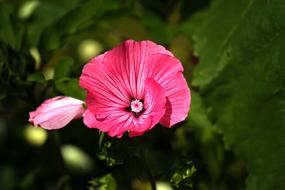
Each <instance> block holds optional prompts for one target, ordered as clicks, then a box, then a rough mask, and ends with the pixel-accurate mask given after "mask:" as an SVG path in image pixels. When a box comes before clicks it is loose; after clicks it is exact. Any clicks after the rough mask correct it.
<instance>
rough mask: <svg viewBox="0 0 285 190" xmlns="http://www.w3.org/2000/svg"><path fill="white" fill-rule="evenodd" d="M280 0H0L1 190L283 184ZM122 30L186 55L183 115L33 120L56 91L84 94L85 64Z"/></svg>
mask: <svg viewBox="0 0 285 190" xmlns="http://www.w3.org/2000/svg"><path fill="white" fill-rule="evenodd" d="M284 10H285V2H283V1H282V0H236V1H227V0H213V1H210V0H203V1H201V0H189V1H187V0H179V1H173V0H166V1H162V0H156V1H151V0H144V1H135V0H120V1H115V0H61V1H58V0H41V1H37V0H29V1H24V0H17V1H16V0H15V1H9V0H0V75H1V77H0V189H3V190H11V189H29V190H32V189H66V190H72V189H76V190H77V189H90V190H94V189H99V190H104V189H108V190H109V189H110V190H114V189H119V190H120V189H122V190H127V189H133V190H149V189H151V182H152V181H155V182H156V187H157V189H158V190H170V189H198V190H227V189H231V190H235V189H236V190H241V189H247V190H283V189H285V183H284V181H285V172H284V170H285V162H284V159H285V117H284V114H285V64H284V62H285V33H284V27H285V12H284ZM125 39H135V40H144V39H149V40H152V41H155V42H156V43H159V44H162V45H164V46H166V47H167V48H168V49H170V50H171V51H172V52H173V53H174V54H175V55H176V56H177V57H178V58H179V59H180V60H181V61H182V63H183V65H184V68H185V71H184V74H185V77H186V78H187V80H188V82H189V85H190V88H191V92H192V103H191V111H190V114H189V117H188V118H187V120H186V121H185V122H182V123H180V124H177V126H175V127H173V128H171V129H165V128H163V127H161V126H157V127H156V128H155V129H153V130H152V131H151V132H149V133H147V134H145V135H143V136H141V137H137V138H134V139H130V138H128V137H123V139H115V138H109V137H107V136H106V135H104V134H99V132H98V131H97V130H96V129H88V128H86V127H85V126H84V125H83V124H82V122H81V121H74V122H72V123H71V124H69V125H68V126H67V127H65V128H63V129H61V130H58V131H45V130H42V129H40V128H33V127H31V126H30V125H29V124H28V122H27V120H28V112H29V111H32V110H34V109H35V108H36V107H37V106H38V105H39V104H40V103H41V102H42V101H44V100H45V99H47V98H50V97H54V96H57V95H67V96H73V97H76V98H79V99H84V97H85V93H84V91H83V90H82V89H80V88H79V86H78V77H79V76H80V73H81V69H82V67H83V65H84V64H85V63H86V62H87V61H88V60H89V59H90V58H91V57H93V56H95V55H98V54H100V53H102V52H104V51H105V50H108V49H111V48H113V47H114V46H116V45H117V44H119V43H120V42H122V41H123V40H125Z"/></svg>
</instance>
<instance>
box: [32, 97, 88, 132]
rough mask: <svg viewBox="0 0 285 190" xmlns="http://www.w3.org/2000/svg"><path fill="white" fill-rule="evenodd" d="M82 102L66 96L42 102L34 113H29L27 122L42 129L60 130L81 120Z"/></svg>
mask: <svg viewBox="0 0 285 190" xmlns="http://www.w3.org/2000/svg"><path fill="white" fill-rule="evenodd" d="M83 104H84V102H83V101H81V100H78V99H75V98H71V97H66V96H57V97H54V98H51V99H48V100H46V101H44V102H43V103H42V104H41V105H40V106H39V107H38V108H37V109H36V111H33V112H30V118H29V122H31V123H32V124H33V125H35V126H39V127H42V128H44V129H60V128H62V127H64V126H65V125H67V124H68V123H69V122H70V121H71V120H73V119H78V118H81V117H82V115H83V112H84V107H83Z"/></svg>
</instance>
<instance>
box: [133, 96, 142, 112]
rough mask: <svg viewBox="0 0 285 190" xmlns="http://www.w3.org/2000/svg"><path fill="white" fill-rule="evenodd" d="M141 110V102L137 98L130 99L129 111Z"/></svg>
mask: <svg viewBox="0 0 285 190" xmlns="http://www.w3.org/2000/svg"><path fill="white" fill-rule="evenodd" d="M142 110H143V103H142V102H141V101H139V100H137V99H135V100H132V101H131V111H132V112H135V113H140V112H141V111H142Z"/></svg>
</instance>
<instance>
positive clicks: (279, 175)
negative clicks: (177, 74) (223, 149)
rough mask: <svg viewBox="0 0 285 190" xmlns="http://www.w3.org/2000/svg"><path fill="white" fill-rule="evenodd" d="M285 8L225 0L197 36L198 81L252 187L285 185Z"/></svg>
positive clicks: (215, 7)
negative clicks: (243, 161) (246, 164)
mask: <svg viewBox="0 0 285 190" xmlns="http://www.w3.org/2000/svg"><path fill="white" fill-rule="evenodd" d="M284 8H285V3H284V2H283V1H278V0H275V1H258V0H256V1H254V0H252V1H246V0H245V1H236V2H229V1H223V0H221V1H218V2H216V4H215V5H213V7H212V9H211V11H210V13H209V17H210V18H211V19H209V21H207V22H205V23H204V25H203V26H201V28H200V29H199V30H198V32H197V33H196V35H195V36H196V37H195V41H196V50H197V52H198V55H199V56H200V57H201V62H200V64H199V66H198V67H197V69H196V71H195V73H194V74H195V77H194V80H193V84H194V85H197V86H199V87H200V88H201V95H202V98H203V100H204V101H205V104H206V108H207V110H208V113H209V117H210V119H211V121H212V122H213V123H214V124H215V125H216V126H217V127H218V128H220V129H221V130H222V132H223V134H224V140H225V143H226V145H227V147H229V148H234V150H236V152H237V153H238V154H239V155H241V156H242V157H243V158H245V159H246V161H247V163H248V169H249V173H250V175H249V177H248V179H247V181H246V184H247V189H249V190H251V189H258V190H270V189H280V190H281V189H284V188H285V186H284V180H285V174H284V169H285V164H284V161H283V160H284V157H285V149H284V144H285V138H284V134H285V128H284V126H285V117H284V113H285V96H284V95H285V94H284V93H285V91H284V90H285V88H284V87H285V64H284V61H285V54H284V50H285V43H284V42H285V32H284V29H285V20H284V19H283V18H284V17H285V13H284V11H283V10H284ZM220 10H224V11H220ZM224 17H227V19H226V20H224V19H223V18H224Z"/></svg>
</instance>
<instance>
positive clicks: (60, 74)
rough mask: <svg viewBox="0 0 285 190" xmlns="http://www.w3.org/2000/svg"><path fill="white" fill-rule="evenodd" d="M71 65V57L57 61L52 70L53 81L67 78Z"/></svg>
mask: <svg viewBox="0 0 285 190" xmlns="http://www.w3.org/2000/svg"><path fill="white" fill-rule="evenodd" d="M73 63H74V61H73V59H72V58H71V57H63V58H62V59H61V60H59V62H58V63H57V64H56V65H55V68H54V79H60V78H65V77H69V75H70V72H71V67H72V65H73Z"/></svg>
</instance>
